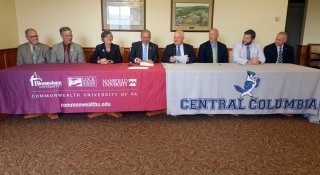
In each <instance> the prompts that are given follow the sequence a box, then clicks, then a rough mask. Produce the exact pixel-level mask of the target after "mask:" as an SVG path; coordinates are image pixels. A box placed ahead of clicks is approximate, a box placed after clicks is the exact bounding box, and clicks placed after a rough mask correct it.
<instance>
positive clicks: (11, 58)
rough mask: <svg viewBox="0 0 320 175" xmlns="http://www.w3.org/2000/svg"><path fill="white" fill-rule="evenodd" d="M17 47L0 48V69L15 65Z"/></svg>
mask: <svg viewBox="0 0 320 175" xmlns="http://www.w3.org/2000/svg"><path fill="white" fill-rule="evenodd" d="M16 60H17V48H9V49H0V69H7V68H8V67H12V66H15V65H16V62H17V61H16Z"/></svg>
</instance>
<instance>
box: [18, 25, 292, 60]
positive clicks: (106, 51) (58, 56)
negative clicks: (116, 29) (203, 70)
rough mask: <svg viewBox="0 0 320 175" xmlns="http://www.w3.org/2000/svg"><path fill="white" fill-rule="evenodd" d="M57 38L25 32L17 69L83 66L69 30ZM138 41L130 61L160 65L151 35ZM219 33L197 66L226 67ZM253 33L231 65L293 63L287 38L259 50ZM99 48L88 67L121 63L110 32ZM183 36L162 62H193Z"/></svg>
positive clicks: (179, 34) (146, 33) (202, 48)
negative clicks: (41, 39) (50, 41)
mask: <svg viewBox="0 0 320 175" xmlns="http://www.w3.org/2000/svg"><path fill="white" fill-rule="evenodd" d="M59 32H60V36H61V38H62V42H60V43H58V44H55V45H53V47H52V50H51V51H50V49H49V46H48V45H46V44H43V43H40V42H39V35H38V34H37V31H36V30H35V29H33V28H28V29H27V30H26V31H25V36H26V39H27V40H28V42H26V43H24V44H21V45H19V46H18V53H17V65H21V64H39V63H85V62H86V61H85V56H84V53H83V49H82V47H81V45H79V44H77V43H74V42H72V30H71V29H70V28H69V27H61V28H60V30H59ZM140 37H141V41H138V42H134V43H132V47H131V51H130V54H129V61H130V62H133V63H140V62H152V63H156V62H159V58H158V57H159V54H158V45H157V44H155V43H152V42H151V41H150V40H151V32H150V31H149V30H143V31H141V34H140ZM218 37H219V30H218V29H216V28H213V29H211V30H210V31H209V40H208V41H206V42H204V43H203V44H201V45H200V47H199V52H198V62H199V63H228V62H229V58H228V50H227V47H226V45H225V44H223V43H221V42H219V41H218ZM255 37H256V33H255V31H253V30H251V29H250V30H247V31H245V32H244V35H243V39H242V41H241V42H239V43H237V44H235V45H234V47H233V51H232V53H233V61H234V62H235V63H239V64H250V65H257V64H262V63H294V58H293V48H292V46H290V45H288V44H286V42H287V39H288V35H287V34H286V33H285V32H280V33H278V35H277V36H276V39H275V42H274V43H272V44H269V45H267V46H266V47H264V49H263V50H262V47H261V46H260V45H259V44H257V43H255V42H254V40H255ZM101 40H102V42H103V43H102V44H99V45H97V46H96V48H95V51H94V53H93V55H92V56H91V58H90V62H91V63H97V64H114V63H121V62H122V55H121V53H120V47H119V45H117V44H114V43H112V41H113V35H112V33H111V32H110V31H103V32H102V33H101ZM183 41H184V32H183V31H182V30H177V31H176V32H175V33H174V37H173V43H172V44H169V45H167V46H166V48H165V50H164V53H163V57H162V59H161V60H162V62H164V63H179V62H181V59H179V57H184V61H183V63H194V62H196V60H197V59H196V54H195V52H194V49H193V46H192V45H190V44H187V43H184V42H183Z"/></svg>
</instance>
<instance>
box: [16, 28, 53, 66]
mask: <svg viewBox="0 0 320 175" xmlns="http://www.w3.org/2000/svg"><path fill="white" fill-rule="evenodd" d="M25 36H26V39H27V40H28V42H26V43H24V44H21V45H19V46H18V52H17V65H21V64H41V63H46V62H48V61H49V59H50V51H49V46H48V45H46V44H42V43H40V42H39V35H38V33H37V31H36V30H35V29H33V28H28V29H27V30H25Z"/></svg>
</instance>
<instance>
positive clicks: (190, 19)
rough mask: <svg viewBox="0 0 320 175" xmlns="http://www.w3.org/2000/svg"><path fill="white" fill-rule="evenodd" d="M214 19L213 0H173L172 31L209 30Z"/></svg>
mask: <svg viewBox="0 0 320 175" xmlns="http://www.w3.org/2000/svg"><path fill="white" fill-rule="evenodd" d="M212 19H213V0H171V31H176V30H183V31H187V32H204V31H209V30H210V29H211V28H212Z"/></svg>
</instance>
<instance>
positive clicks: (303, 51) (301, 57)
mask: <svg viewBox="0 0 320 175" xmlns="http://www.w3.org/2000/svg"><path fill="white" fill-rule="evenodd" d="M120 49H121V54H122V57H123V62H124V63H128V62H129V54H130V49H131V48H130V47H125V48H120ZM164 49H165V48H159V49H158V53H159V62H161V59H162V56H163V52H164ZM94 50H95V47H83V52H84V55H85V58H86V62H87V63H89V62H90V57H91V55H92V54H93V52H94ZM198 51H199V48H194V52H195V54H196V55H197V56H198ZM308 51H309V49H308V46H307V45H299V46H298V52H297V63H298V64H299V65H303V66H307V65H308V59H307V58H308ZM228 53H229V54H230V53H232V48H228ZM231 56H232V55H229V58H230V57H231ZM16 59H17V48H9V49H0V69H7V68H9V67H12V66H15V65H16Z"/></svg>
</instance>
